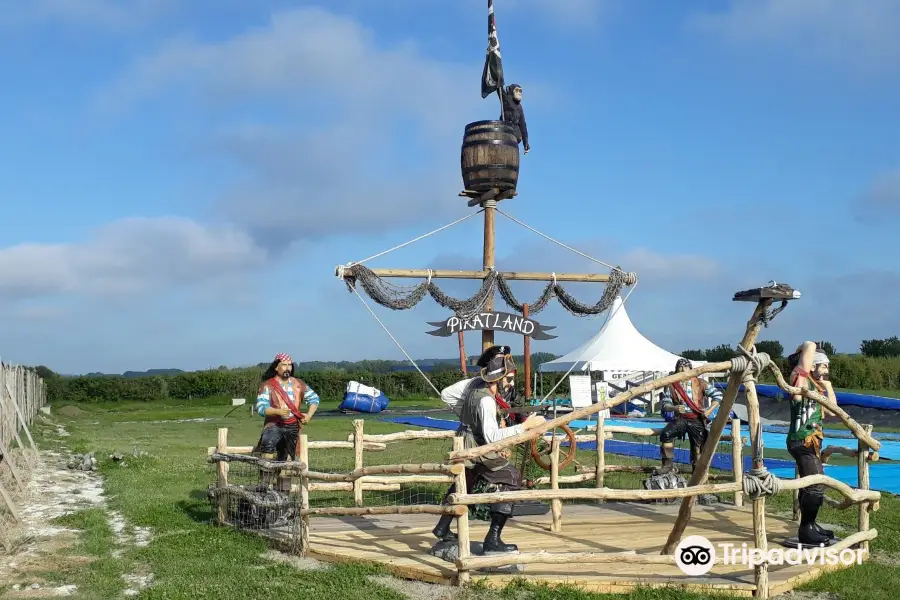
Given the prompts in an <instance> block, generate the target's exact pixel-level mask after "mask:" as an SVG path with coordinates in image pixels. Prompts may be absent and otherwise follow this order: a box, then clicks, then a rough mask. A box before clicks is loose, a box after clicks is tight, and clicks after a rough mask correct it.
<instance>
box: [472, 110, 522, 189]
mask: <svg viewBox="0 0 900 600" xmlns="http://www.w3.org/2000/svg"><path fill="white" fill-rule="evenodd" d="M518 134H519V128H518V127H516V126H515V125H512V124H510V123H504V122H503V121H476V122H475V123H469V124H468V125H466V131H465V134H464V135H463V143H462V150H461V152H460V166H461V168H462V178H463V185H464V186H465V188H464V189H466V190H471V191H475V192H482V193H483V192H487V191H489V190H490V189H492V188H498V189H499V190H501V191H504V190H514V189H516V185H517V184H518V182H519V142H518V139H517V138H518Z"/></svg>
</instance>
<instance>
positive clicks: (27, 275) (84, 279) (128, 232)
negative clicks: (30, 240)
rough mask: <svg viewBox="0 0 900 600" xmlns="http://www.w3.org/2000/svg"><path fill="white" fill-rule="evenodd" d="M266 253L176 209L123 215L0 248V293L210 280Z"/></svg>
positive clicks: (139, 288)
mask: <svg viewBox="0 0 900 600" xmlns="http://www.w3.org/2000/svg"><path fill="white" fill-rule="evenodd" d="M265 261H266V253H265V251H264V250H262V249H261V248H259V247H258V246H257V245H256V244H255V243H254V242H253V241H252V240H251V239H250V237H249V236H248V235H247V234H245V233H243V232H241V231H239V230H237V229H234V228H233V227H230V226H212V227H206V226H203V225H200V224H198V223H196V222H194V221H192V220H190V219H182V218H175V217H171V218H157V219H145V218H133V219H124V220H121V221H116V222H113V223H110V224H107V225H104V226H103V227H101V228H99V229H97V230H96V231H94V232H93V235H91V236H90V238H89V239H88V240H86V241H84V242H80V243H69V244H20V245H18V246H11V247H8V248H5V249H2V250H0V293H2V294H3V295H4V296H6V298H7V299H27V298H35V297H41V296H54V295H57V294H79V295H88V296H107V295H113V296H117V295H126V296H127V295H135V294H144V293H150V292H155V291H158V290H161V289H165V288H166V287H168V286H170V285H172V284H180V285H187V286H190V285H191V284H194V283H209V282H210V281H216V280H220V279H222V278H227V277H230V276H234V275H236V274H240V273H244V272H247V271H248V270H250V269H253V268H256V267H259V266H261V265H263V264H264V263H265Z"/></svg>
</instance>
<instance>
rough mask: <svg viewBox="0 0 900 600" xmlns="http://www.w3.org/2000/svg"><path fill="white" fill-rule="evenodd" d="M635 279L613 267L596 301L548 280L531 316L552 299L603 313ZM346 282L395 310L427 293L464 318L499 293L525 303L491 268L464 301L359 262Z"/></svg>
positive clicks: (577, 310)
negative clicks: (588, 301) (394, 278)
mask: <svg viewBox="0 0 900 600" xmlns="http://www.w3.org/2000/svg"><path fill="white" fill-rule="evenodd" d="M633 279H634V275H633V274H631V273H625V272H624V271H622V270H621V269H618V268H616V269H613V270H611V271H610V273H609V281H608V282H607V283H606V286H605V289H604V292H603V296H602V297H601V298H600V300H599V301H597V302H596V303H595V304H585V303H583V302H581V301H579V300H577V299H576V298H575V297H574V296H572V295H571V294H570V293H569V292H568V291H566V289H565V288H564V287H563V286H561V285H560V284H559V283H558V282H557V281H556V280H553V281H550V282H549V283H547V285H546V286H545V287H544V291H543V292H541V294H540V296H539V297H538V299H537V300H535V301H534V302H531V303H529V304H528V311H529V314H530V315H535V314H537V313H539V312H541V311H542V310H544V309H545V308H546V307H547V306H548V305H549V303H550V300H551V299H553V298H557V299H558V300H559V303H560V304H561V305H562V306H563V308H565V309H566V310H567V311H569V312H570V313H571V314H573V315H575V316H579V317H584V316H593V315H599V314H600V313H603V312H605V311H607V310H608V309H609V307H611V306H612V305H613V302H614V301H615V299H616V297H617V296H619V294H620V293H621V291H622V288H623V287H625V285H627V284H628V282H630V281H633ZM345 282H346V284H347V287H348V288H349V289H351V290H353V289H354V288H355V286H356V284H357V283H359V284H360V285H361V286H362V288H363V290H364V291H365V292H366V294H368V295H369V297H370V298H372V300H374V301H375V302H376V303H378V304H380V305H381V306H384V307H386V308H390V309H391V310H408V309H410V308H412V307H414V306H416V305H417V304H418V303H419V302H421V301H422V300H423V299H424V298H425V295H426V294H427V295H429V296H431V297H432V298H433V299H434V301H435V302H437V303H438V304H439V305H441V306H442V307H444V308H447V309H449V310H452V311H453V312H454V313H455V314H457V315H459V316H460V317H463V318H468V317H471V316H472V315H475V314H477V313H478V312H479V311H481V310H482V309H483V308H484V305H485V303H486V302H487V300H488V299H489V298H493V297H494V293H495V292H500V297H501V298H503V301H504V302H506V304H507V305H508V306H509V307H511V308H513V309H514V310H516V311H518V312H522V311H523V310H524V304H523V303H522V302H521V301H520V300H519V299H517V298H516V297H515V295H514V294H513V292H512V289H511V288H510V287H509V282H508V281H507V280H506V279H505V278H504V276H503V274H502V273H501V272H499V271H490V272H489V273H488V274H487V277H485V278H484V280H482V283H481V287H480V288H479V289H478V291H477V292H476V293H475V295H474V296H472V297H471V298H466V299H462V300H460V299H458V298H453V297H451V296H448V295H447V294H446V293H445V292H444V291H443V290H441V288H440V287H438V285H437V284H436V283H434V281H433V280H431V279H430V278H429V279H428V280H427V281H425V282H423V283H420V284H418V285H415V286H399V285H394V284H392V283H390V282H388V281H386V280H384V279H382V278H381V277H379V276H378V275H376V274H375V273H374V271H372V270H371V269H369V268H367V267H364V266H363V265H359V264H357V265H353V272H352V275H346V276H345Z"/></svg>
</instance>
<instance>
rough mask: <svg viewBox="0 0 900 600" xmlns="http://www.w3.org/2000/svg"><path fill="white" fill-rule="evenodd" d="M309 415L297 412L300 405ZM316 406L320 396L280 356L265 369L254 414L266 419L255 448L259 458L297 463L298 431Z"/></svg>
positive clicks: (288, 359)
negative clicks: (304, 407)
mask: <svg viewBox="0 0 900 600" xmlns="http://www.w3.org/2000/svg"><path fill="white" fill-rule="evenodd" d="M304 402H305V403H306V405H307V406H308V407H309V412H307V413H302V412H300V406H301V404H303V403H304ZM318 406H319V396H318V394H316V392H315V391H313V389H312V388H310V387H309V386H307V385H306V383H304V382H303V381H301V380H300V379H297V378H296V377H294V361H293V360H292V359H291V357H290V356H289V355H287V354H279V355H278V356H276V357H275V360H274V361H272V364H270V365H269V368H268V369H266V372H265V373H263V376H262V384H261V385H260V387H259V395H258V396H257V397H256V412H257V414H259V416H261V417H263V418H264V419H265V424H264V425H263V430H262V434H261V435H260V436H259V442H258V443H257V444H256V448H254V452H255V453H258V454H259V455H260V456H261V457H262V458H267V459H269V460H277V461H285V460H289V459H290V460H296V458H297V442H298V441H299V439H300V429H301V427H302V426H303V425H305V424H307V423H309V421H310V420H311V419H312V416H313V415H314V414H315V412H316V409H317V408H318Z"/></svg>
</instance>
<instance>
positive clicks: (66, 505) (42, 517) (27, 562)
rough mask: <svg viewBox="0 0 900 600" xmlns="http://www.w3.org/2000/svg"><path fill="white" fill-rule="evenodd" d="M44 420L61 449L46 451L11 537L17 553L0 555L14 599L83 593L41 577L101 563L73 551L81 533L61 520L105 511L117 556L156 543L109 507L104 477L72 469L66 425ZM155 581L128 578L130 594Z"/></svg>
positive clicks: (0, 577)
mask: <svg viewBox="0 0 900 600" xmlns="http://www.w3.org/2000/svg"><path fill="white" fill-rule="evenodd" d="M42 421H43V423H41V425H43V426H45V427H47V428H48V429H55V432H56V435H57V436H58V437H59V438H60V448H59V451H45V452H42V453H41V459H42V464H41V465H40V466H38V467H36V468H35V470H34V471H33V473H32V476H31V481H30V482H29V484H28V490H27V494H28V501H27V502H24V503H23V506H22V508H21V509H20V512H21V513H22V521H23V522H22V523H21V524H20V525H19V526H18V527H17V528H16V529H15V530H14V532H13V533H12V535H11V536H10V537H11V539H12V540H13V544H12V551H11V552H10V553H6V554H0V591H3V592H6V593H7V597H9V598H41V597H59V596H70V595H72V594H75V593H76V592H77V591H78V588H77V586H75V585H74V584H72V583H70V582H61V581H47V580H45V579H44V578H43V577H42V576H41V573H43V572H47V571H49V570H53V571H56V572H60V571H66V570H69V569H71V568H77V567H79V566H83V565H87V564H89V563H91V562H93V561H94V560H96V557H91V556H80V555H78V554H76V553H72V552H71V551H70V549H71V548H72V547H73V546H75V545H76V544H77V543H78V539H79V538H78V535H79V531H77V530H75V529H68V528H65V527H59V526H56V525H53V524H52V521H53V520H54V519H56V518H58V517H62V516H65V515H70V514H73V513H76V512H78V511H80V510H84V509H90V508H100V509H102V510H103V511H104V512H105V513H106V515H107V520H108V523H109V526H110V529H111V530H112V532H113V534H114V536H115V541H116V544H115V548H114V549H113V551H112V556H113V557H114V558H118V557H120V556H121V555H122V553H123V552H124V551H125V550H126V549H128V548H130V547H134V546H146V545H147V544H149V542H150V539H151V532H150V531H149V530H147V529H144V528H139V527H130V526H129V525H128V524H127V523H126V521H125V519H124V517H123V516H122V515H121V514H119V513H118V512H116V511H114V510H111V509H110V508H109V507H108V505H107V503H106V497H105V495H104V490H103V478H102V477H101V476H100V475H99V474H98V473H96V472H95V471H82V470H78V469H70V468H69V467H68V464H69V463H70V455H69V454H68V449H67V448H66V446H65V442H64V440H65V438H66V437H68V435H69V434H68V432H67V431H66V430H65V427H63V426H62V425H60V424H58V423H55V422H53V421H52V420H50V419H47V418H46V417H43V418H42ZM152 579H153V575H152V573H148V574H137V573H132V574H128V575H125V576H123V580H124V581H123V586H124V588H125V589H124V593H125V595H126V596H129V595H137V594H138V593H139V592H140V590H141V589H143V588H144V587H147V586H148V585H150V583H151V582H152Z"/></svg>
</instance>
